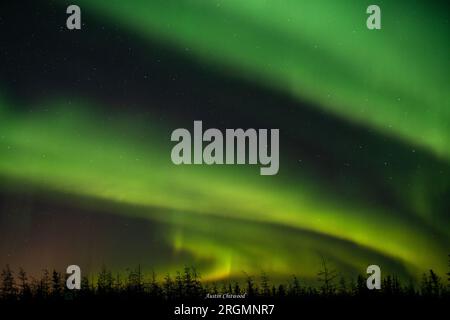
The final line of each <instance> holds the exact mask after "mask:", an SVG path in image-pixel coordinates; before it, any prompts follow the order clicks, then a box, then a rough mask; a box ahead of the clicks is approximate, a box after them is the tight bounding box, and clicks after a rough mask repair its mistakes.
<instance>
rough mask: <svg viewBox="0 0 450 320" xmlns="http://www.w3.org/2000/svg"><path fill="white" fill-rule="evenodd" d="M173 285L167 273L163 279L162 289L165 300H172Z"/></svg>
mask: <svg viewBox="0 0 450 320" xmlns="http://www.w3.org/2000/svg"><path fill="white" fill-rule="evenodd" d="M174 287H175V286H174V283H173V280H172V278H171V277H170V274H169V273H167V274H166V276H165V277H164V283H163V289H164V293H165V295H166V298H167V299H172V298H173V297H174V289H175V288H174Z"/></svg>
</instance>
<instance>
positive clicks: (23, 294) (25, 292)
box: [17, 268, 32, 301]
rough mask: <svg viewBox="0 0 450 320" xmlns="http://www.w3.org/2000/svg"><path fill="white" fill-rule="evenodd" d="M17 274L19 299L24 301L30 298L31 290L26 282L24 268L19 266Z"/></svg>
mask: <svg viewBox="0 0 450 320" xmlns="http://www.w3.org/2000/svg"><path fill="white" fill-rule="evenodd" d="M17 276H18V280H19V292H20V299H21V300H24V301H27V300H30V299H31V297H32V292H31V287H30V285H29V283H28V277H27V273H26V272H25V270H23V269H22V268H20V269H19V273H18V275H17Z"/></svg>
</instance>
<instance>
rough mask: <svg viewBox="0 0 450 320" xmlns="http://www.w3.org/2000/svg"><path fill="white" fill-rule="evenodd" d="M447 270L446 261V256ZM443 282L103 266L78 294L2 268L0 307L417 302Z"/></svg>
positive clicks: (443, 293)
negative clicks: (213, 277) (208, 275)
mask: <svg viewBox="0 0 450 320" xmlns="http://www.w3.org/2000/svg"><path fill="white" fill-rule="evenodd" d="M449 268H450V255H449ZM446 276H447V279H444V280H443V279H442V278H441V277H440V276H439V275H438V274H436V273H435V272H434V271H433V270H431V269H430V270H428V272H426V273H423V275H422V279H421V281H420V283H419V284H418V285H417V286H416V285H415V284H414V283H412V282H409V283H406V284H405V283H402V282H401V281H400V279H399V277H398V276H396V275H387V276H385V277H384V278H383V279H382V285H381V289H380V290H369V289H367V285H366V277H365V276H363V275H358V276H357V277H356V279H347V278H345V277H343V276H340V275H339V273H338V272H337V271H336V270H335V269H332V268H330V267H329V266H328V264H327V263H326V261H325V260H323V261H322V265H321V267H320V270H319V271H318V273H317V285H316V286H311V285H306V284H304V283H303V281H301V280H300V279H299V278H298V277H297V276H295V275H293V276H292V277H291V279H289V280H288V281H286V282H285V283H280V284H275V283H271V281H270V279H269V276H268V275H267V274H266V273H265V272H262V273H261V275H259V276H257V277H255V276H252V275H248V274H246V273H245V277H244V280H243V281H223V282H202V281H201V277H200V274H199V273H198V272H197V270H196V269H195V268H194V267H188V266H186V267H184V269H183V270H182V271H178V272H176V273H175V275H171V274H166V275H165V276H164V277H163V279H162V280H158V278H157V276H156V274H155V272H151V273H150V274H144V273H143V272H142V270H141V267H140V266H137V267H136V268H134V269H127V270H126V272H124V273H113V272H112V271H111V270H109V269H107V268H106V267H105V266H103V267H102V268H101V270H100V271H99V272H98V274H97V275H96V276H95V277H92V278H91V280H89V278H88V277H86V276H84V277H82V280H81V289H80V290H69V289H67V287H66V279H67V275H66V274H62V273H60V272H58V271H56V270H52V271H48V270H46V269H44V270H43V272H42V275H41V277H40V278H39V279H36V278H33V277H29V276H28V274H27V273H26V272H25V270H23V269H22V268H19V270H18V271H17V272H15V271H13V270H12V269H11V268H10V266H9V265H6V266H5V267H4V268H3V270H2V272H1V275H0V301H3V302H4V301H61V300H83V299H90V300H92V299H102V298H108V299H109V298H114V297H115V298H120V299H122V298H125V299H128V298H132V299H141V298H153V299H161V300H165V301H167V300H177V299H199V298H200V299H201V298H204V297H205V296H206V294H208V293H209V294H213V295H217V294H232V295H245V296H246V297H248V298H252V297H280V298H283V297H287V298H289V297H313V298H314V297H318V298H320V297H368V296H378V297H396V296H397V297H416V298H433V299H435V298H438V299H440V298H449V297H450V272H449V273H447V274H446Z"/></svg>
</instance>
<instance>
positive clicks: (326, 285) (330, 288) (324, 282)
mask: <svg viewBox="0 0 450 320" xmlns="http://www.w3.org/2000/svg"><path fill="white" fill-rule="evenodd" d="M321 265H322V269H321V270H319V272H318V273H317V279H318V281H319V283H321V285H320V291H321V292H322V294H323V295H325V296H329V295H333V294H334V293H335V291H336V286H335V284H334V280H335V279H336V277H337V271H336V270H334V269H330V268H329V267H328V264H327V261H326V260H325V258H323V257H322V261H321Z"/></svg>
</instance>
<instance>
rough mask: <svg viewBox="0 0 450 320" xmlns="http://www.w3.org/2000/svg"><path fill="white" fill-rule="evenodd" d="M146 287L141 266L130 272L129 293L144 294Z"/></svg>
mask: <svg viewBox="0 0 450 320" xmlns="http://www.w3.org/2000/svg"><path fill="white" fill-rule="evenodd" d="M143 287H144V281H143V276H142V272H141V265H138V266H137V268H136V269H134V270H128V281H127V291H128V293H129V294H136V293H142V292H143Z"/></svg>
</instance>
